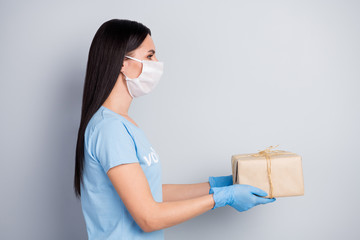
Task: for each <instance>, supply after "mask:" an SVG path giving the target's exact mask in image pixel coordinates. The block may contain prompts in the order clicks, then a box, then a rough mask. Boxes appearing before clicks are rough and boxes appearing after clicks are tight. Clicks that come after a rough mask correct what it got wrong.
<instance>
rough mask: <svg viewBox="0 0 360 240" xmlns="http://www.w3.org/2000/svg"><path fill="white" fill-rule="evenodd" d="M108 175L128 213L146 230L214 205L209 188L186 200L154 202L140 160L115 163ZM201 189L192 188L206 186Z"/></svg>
mask: <svg viewBox="0 0 360 240" xmlns="http://www.w3.org/2000/svg"><path fill="white" fill-rule="evenodd" d="M107 175H108V177H109V179H110V181H111V182H112V184H113V186H114V188H115V189H116V191H117V193H118V194H119V196H120V198H121V200H122V201H123V203H124V204H125V207H126V208H127V209H128V211H129V212H130V214H131V216H132V217H133V218H134V220H135V222H136V223H137V224H138V225H139V227H140V228H141V229H142V230H143V231H145V232H152V231H155V230H160V229H164V228H167V227H171V226H174V225H177V224H179V223H182V222H184V221H187V220H189V219H191V218H194V217H196V216H198V215H201V214H203V213H204V212H207V211H208V210H210V209H212V208H213V207H214V205H215V201H214V199H213V194H209V192H208V193H207V195H203V196H199V197H195V198H191V199H186V200H179V201H171V202H156V201H155V200H154V198H153V196H152V193H151V190H150V186H149V183H148V181H147V179H146V176H145V174H144V172H143V170H142V168H141V166H140V164H139V163H129V164H121V165H118V166H115V167H113V168H110V170H109V171H108V172H107ZM204 185H205V184H204ZM198 186H200V185H198ZM200 189H202V190H201V191H195V192H197V193H200V192H201V193H205V187H200ZM188 196H189V195H188ZM193 196H194V195H193Z"/></svg>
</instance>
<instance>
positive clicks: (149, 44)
mask: <svg viewBox="0 0 360 240" xmlns="http://www.w3.org/2000/svg"><path fill="white" fill-rule="evenodd" d="M150 49H153V50H155V44H154V42H153V40H152V38H151V36H150V35H149V34H148V35H147V36H146V38H145V39H144V41H143V42H142V43H141V45H140V46H139V47H138V50H139V52H142V53H147V52H148V51H149V50H150Z"/></svg>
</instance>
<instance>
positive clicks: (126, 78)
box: [122, 56, 144, 80]
mask: <svg viewBox="0 0 360 240" xmlns="http://www.w3.org/2000/svg"><path fill="white" fill-rule="evenodd" d="M125 57H127V58H130V59H132V60H135V61H138V62H140V63H141V72H142V71H143V68H144V64H143V61H141V60H139V59H136V58H133V57H130V56H125ZM122 74H124V73H122ZM140 74H141V73H140ZM124 76H125V80H133V79H134V78H128V77H127V76H126V75H125V74H124Z"/></svg>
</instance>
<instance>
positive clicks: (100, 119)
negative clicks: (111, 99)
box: [85, 108, 128, 138]
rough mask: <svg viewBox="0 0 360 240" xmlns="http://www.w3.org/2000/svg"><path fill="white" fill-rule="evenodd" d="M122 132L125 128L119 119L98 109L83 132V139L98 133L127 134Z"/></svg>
mask: <svg viewBox="0 0 360 240" xmlns="http://www.w3.org/2000/svg"><path fill="white" fill-rule="evenodd" d="M124 130H127V127H126V125H125V123H124V121H123V120H122V119H121V118H119V117H118V116H116V115H114V114H111V113H109V112H107V111H104V109H103V108H100V109H99V110H98V111H97V112H96V113H95V114H94V115H93V117H92V118H91V119H90V121H89V123H88V125H87V127H86V130H85V137H88V138H90V137H91V136H92V135H93V134H99V133H103V134H104V133H105V134H115V133H119V132H124V133H126V132H128V131H124Z"/></svg>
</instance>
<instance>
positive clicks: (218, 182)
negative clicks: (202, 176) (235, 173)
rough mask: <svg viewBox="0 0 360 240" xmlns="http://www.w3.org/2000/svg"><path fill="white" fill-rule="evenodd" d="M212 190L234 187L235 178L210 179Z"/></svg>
mask: <svg viewBox="0 0 360 240" xmlns="http://www.w3.org/2000/svg"><path fill="white" fill-rule="evenodd" d="M209 184H210V189H211V188H213V187H225V186H230V185H233V177H232V175H227V176H219V177H212V176H210V177H209ZM209 194H210V191H209Z"/></svg>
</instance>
